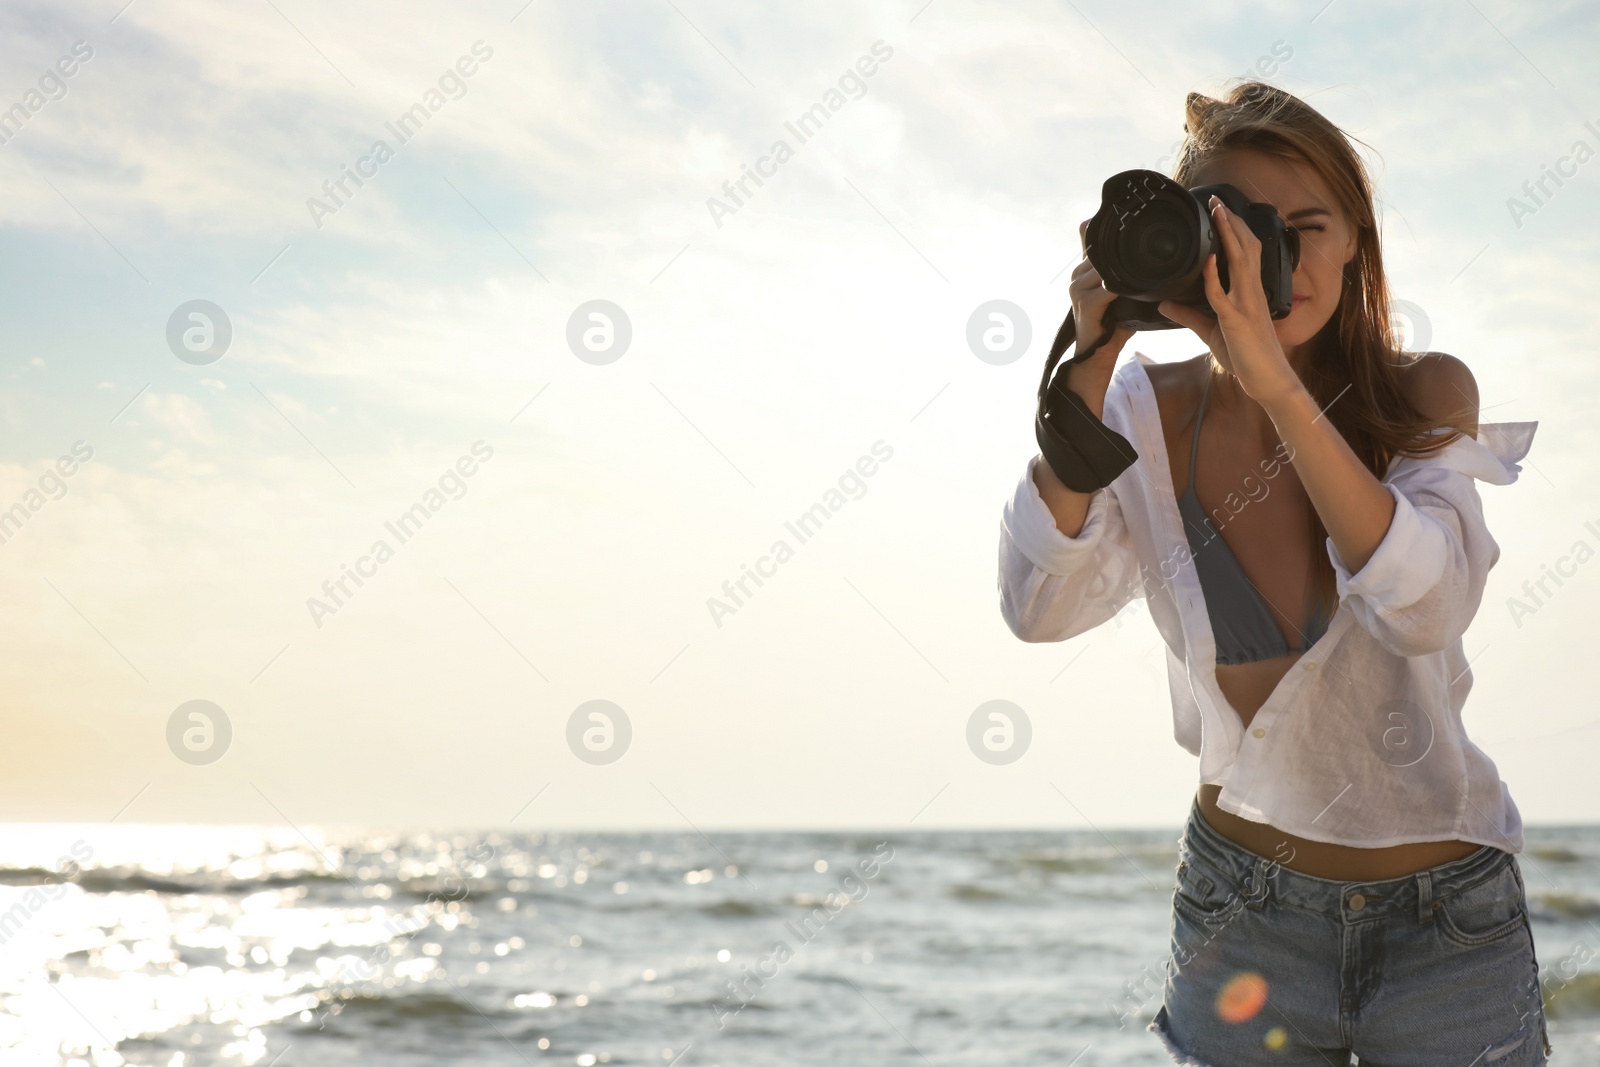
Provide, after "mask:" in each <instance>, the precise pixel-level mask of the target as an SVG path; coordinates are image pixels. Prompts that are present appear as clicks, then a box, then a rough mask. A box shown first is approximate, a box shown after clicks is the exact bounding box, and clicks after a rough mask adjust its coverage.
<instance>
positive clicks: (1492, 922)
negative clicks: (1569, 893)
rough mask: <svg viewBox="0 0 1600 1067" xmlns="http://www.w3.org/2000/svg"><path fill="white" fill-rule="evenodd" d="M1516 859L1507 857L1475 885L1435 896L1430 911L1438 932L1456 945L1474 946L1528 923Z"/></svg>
mask: <svg viewBox="0 0 1600 1067" xmlns="http://www.w3.org/2000/svg"><path fill="white" fill-rule="evenodd" d="M1515 862H1516V860H1515V859H1510V860H1509V862H1507V863H1506V864H1505V865H1504V866H1502V867H1501V868H1500V869H1499V870H1498V871H1496V872H1495V873H1494V874H1493V875H1491V876H1489V877H1488V878H1485V879H1484V880H1483V881H1481V882H1479V883H1477V884H1476V885H1472V886H1468V887H1467V888H1465V889H1461V890H1458V891H1457V892H1454V893H1451V894H1450V895H1449V896H1446V897H1441V898H1440V899H1438V900H1435V901H1434V902H1433V915H1434V919H1435V921H1437V922H1438V924H1439V932H1440V933H1442V934H1443V935H1444V936H1445V937H1446V938H1448V939H1449V940H1451V941H1454V942H1455V943H1456V944H1458V945H1462V946H1464V947H1466V948H1477V947H1479V946H1481V945H1490V944H1493V943H1494V942H1496V941H1501V940H1504V939H1505V938H1508V937H1512V936H1513V935H1515V934H1517V933H1519V932H1520V931H1522V930H1523V929H1524V928H1525V927H1526V926H1527V923H1528V908H1527V900H1526V898H1525V896H1524V895H1523V890H1522V881H1521V879H1519V878H1518V877H1517V872H1516V869H1515V867H1514V866H1513V864H1514V863H1515Z"/></svg>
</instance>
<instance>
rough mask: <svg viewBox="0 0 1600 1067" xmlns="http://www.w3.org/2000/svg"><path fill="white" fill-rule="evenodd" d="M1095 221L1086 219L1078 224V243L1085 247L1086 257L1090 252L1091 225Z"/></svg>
mask: <svg viewBox="0 0 1600 1067" xmlns="http://www.w3.org/2000/svg"><path fill="white" fill-rule="evenodd" d="M1093 221H1094V220H1093V219H1084V220H1083V221H1082V222H1080V223H1078V243H1079V244H1081V245H1082V246H1083V252H1084V254H1085V255H1087V254H1088V252H1089V223H1091V222H1093Z"/></svg>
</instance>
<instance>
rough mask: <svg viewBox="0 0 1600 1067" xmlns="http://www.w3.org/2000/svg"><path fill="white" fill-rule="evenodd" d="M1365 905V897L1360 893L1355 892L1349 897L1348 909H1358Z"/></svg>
mask: <svg viewBox="0 0 1600 1067" xmlns="http://www.w3.org/2000/svg"><path fill="white" fill-rule="evenodd" d="M1366 906H1367V898H1366V897H1364V896H1362V895H1361V894H1360V893H1356V894H1354V895H1353V896H1351V898H1350V910H1351V911H1360V910H1361V909H1362V908H1364V907H1366Z"/></svg>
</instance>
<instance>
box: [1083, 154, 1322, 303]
mask: <svg viewBox="0 0 1600 1067" xmlns="http://www.w3.org/2000/svg"><path fill="white" fill-rule="evenodd" d="M1213 193H1214V194H1216V196H1217V197H1218V198H1219V199H1220V200H1221V201H1222V202H1223V204H1225V205H1226V206H1227V208H1228V210H1229V211H1231V212H1233V213H1234V214H1235V215H1238V216H1239V217H1240V218H1241V219H1243V220H1244V221H1245V224H1246V225H1248V226H1249V227H1250V232H1251V233H1253V234H1255V235H1256V237H1257V238H1258V239H1259V240H1260V241H1261V288H1262V289H1263V290H1264V291H1265V292H1266V295H1267V307H1268V309H1269V310H1270V311H1271V313H1272V317H1273V318H1275V319H1281V318H1283V317H1284V316H1285V315H1287V314H1289V309H1290V306H1291V303H1292V301H1293V298H1294V285H1293V281H1292V280H1291V279H1292V276H1293V274H1294V269H1295V267H1296V266H1297V265H1299V263H1300V234H1299V232H1298V231H1296V230H1291V229H1289V228H1288V227H1287V226H1286V225H1285V223H1284V221H1283V218H1282V217H1281V216H1280V215H1279V214H1278V209H1277V208H1275V207H1273V206H1272V205H1271V204H1262V203H1252V202H1250V201H1249V200H1248V199H1246V197H1245V195H1244V194H1243V193H1241V192H1240V191H1239V190H1238V189H1236V188H1234V187H1233V186H1232V185H1226V184H1223V185H1197V186H1195V187H1194V188H1193V189H1185V188H1184V187H1183V186H1182V185H1179V184H1178V183H1177V182H1175V181H1173V180H1172V179H1171V178H1168V177H1166V176H1165V175H1162V174H1159V173H1157V172H1156V171H1153V170H1125V171H1123V172H1122V173H1120V174H1114V175H1112V176H1111V177H1110V178H1107V179H1106V183H1105V185H1104V186H1102V187H1101V190H1100V210H1099V211H1097V212H1095V215H1094V218H1093V219H1091V220H1090V221H1089V230H1088V233H1087V234H1086V235H1085V240H1086V242H1087V248H1086V249H1085V251H1086V254H1087V255H1088V258H1089V262H1090V263H1092V264H1094V269H1095V270H1097V271H1099V272H1100V280H1101V283H1102V284H1104V285H1105V287H1106V289H1107V290H1108V291H1110V292H1113V293H1117V294H1118V297H1117V299H1116V300H1114V301H1112V303H1111V306H1110V308H1109V309H1108V310H1107V311H1106V314H1105V322H1104V325H1106V326H1107V327H1110V326H1111V325H1112V324H1114V323H1115V324H1120V325H1123V326H1130V327H1132V328H1133V329H1135V330H1174V329H1182V328H1183V327H1182V326H1181V325H1180V324H1179V323H1176V322H1173V321H1172V320H1171V319H1169V318H1167V317H1166V316H1165V315H1163V314H1161V313H1160V312H1159V311H1157V310H1156V308H1157V306H1158V305H1159V304H1160V303H1161V301H1163V300H1172V301H1175V302H1177V303H1179V304H1188V305H1189V306H1191V307H1195V308H1198V309H1199V310H1201V311H1204V312H1206V313H1207V314H1209V315H1211V316H1212V317H1213V318H1214V317H1215V316H1216V313H1215V312H1214V311H1213V310H1212V309H1211V302H1210V301H1209V300H1207V299H1206V283H1205V273H1204V271H1205V263H1206V257H1207V256H1209V255H1210V254H1212V253H1213V252H1215V253H1216V254H1217V278H1218V280H1219V281H1220V282H1221V283H1222V287H1223V289H1225V290H1226V289H1230V288H1231V286H1230V284H1229V281H1228V255H1227V252H1226V251H1224V249H1223V245H1222V239H1221V237H1220V236H1219V235H1218V233H1217V231H1216V228H1215V227H1214V226H1213V225H1212V222H1211V210H1210V208H1209V206H1208V205H1209V203H1210V201H1211V196H1212V194H1213Z"/></svg>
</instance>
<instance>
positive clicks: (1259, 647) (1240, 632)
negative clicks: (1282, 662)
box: [1178, 378, 1328, 664]
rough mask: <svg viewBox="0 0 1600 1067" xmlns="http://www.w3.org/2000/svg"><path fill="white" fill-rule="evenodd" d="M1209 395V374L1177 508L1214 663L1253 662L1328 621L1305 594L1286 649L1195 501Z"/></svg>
mask: <svg viewBox="0 0 1600 1067" xmlns="http://www.w3.org/2000/svg"><path fill="white" fill-rule="evenodd" d="M1210 394H1211V379H1209V378H1207V379H1206V385H1205V390H1204V392H1202V393H1201V396H1200V410H1199V411H1198V412H1196V414H1195V417H1194V440H1193V442H1191V443H1190V445H1189V484H1188V486H1187V487H1185V489H1184V491H1183V495H1182V496H1180V497H1179V498H1178V512H1179V514H1181V515H1182V516H1183V525H1184V530H1185V532H1186V533H1187V534H1188V537H1189V550H1190V552H1191V553H1193V555H1194V565H1195V570H1196V572H1197V573H1198V574H1199V576H1200V591H1201V593H1202V594H1203V598H1204V600H1205V605H1206V614H1207V615H1209V616H1210V617H1211V630H1212V632H1213V633H1214V634H1215V635H1216V639H1217V662H1218V663H1226V664H1237V663H1254V662H1255V661H1256V660H1262V659H1271V658H1272V657H1274V656H1285V655H1288V654H1289V653H1291V652H1304V651H1305V650H1306V649H1308V648H1310V647H1311V646H1312V645H1313V644H1315V643H1316V642H1317V639H1318V638H1320V637H1321V636H1322V635H1323V634H1324V633H1325V632H1327V629H1328V620H1327V619H1326V618H1324V617H1323V615H1322V612H1321V609H1320V605H1318V604H1317V603H1316V601H1315V598H1308V599H1307V603H1306V619H1305V623H1304V625H1303V626H1302V627H1301V629H1302V630H1303V631H1304V635H1303V636H1304V638H1305V643H1304V644H1303V645H1301V646H1300V647H1299V648H1290V647H1289V645H1288V643H1287V642H1285V641H1284V639H1283V633H1282V631H1280V630H1279V629H1278V624H1277V622H1276V621H1274V620H1273V618H1272V613H1271V612H1270V611H1269V610H1268V609H1267V605H1266V602H1265V601H1264V600H1262V598H1261V592H1260V590H1258V589H1257V588H1256V587H1255V585H1254V584H1253V583H1252V582H1251V581H1250V579H1249V578H1248V577H1246V576H1245V573H1244V569H1243V568H1242V567H1240V566H1239V560H1238V558H1237V557H1235V556H1234V554H1233V551H1232V550H1231V549H1229V548H1228V543H1227V542H1226V541H1224V540H1223V539H1222V535H1221V534H1219V533H1217V532H1216V530H1215V528H1213V527H1212V525H1211V519H1210V517H1209V516H1207V515H1206V513H1205V509H1203V508H1202V507H1201V506H1200V498H1199V497H1197V496H1195V492H1194V466H1195V457H1196V456H1197V455H1198V454H1199V450H1200V419H1201V417H1202V416H1203V415H1204V414H1205V411H1206V400H1207V399H1208V398H1209V397H1210Z"/></svg>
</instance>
